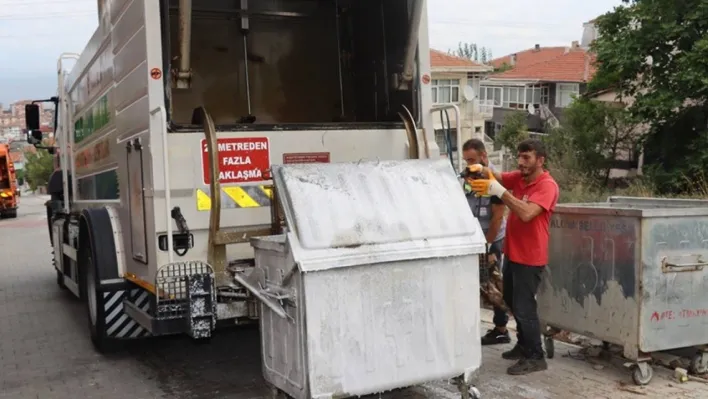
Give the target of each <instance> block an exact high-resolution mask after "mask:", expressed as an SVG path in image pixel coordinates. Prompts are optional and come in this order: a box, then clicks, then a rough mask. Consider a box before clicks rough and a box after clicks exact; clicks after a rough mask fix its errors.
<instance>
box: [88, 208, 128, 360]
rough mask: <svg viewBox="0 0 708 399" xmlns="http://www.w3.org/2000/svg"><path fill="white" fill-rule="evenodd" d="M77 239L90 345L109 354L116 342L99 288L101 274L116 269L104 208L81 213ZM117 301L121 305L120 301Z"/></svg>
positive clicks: (110, 232) (108, 221)
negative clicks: (112, 335) (111, 334)
mask: <svg viewBox="0 0 708 399" xmlns="http://www.w3.org/2000/svg"><path fill="white" fill-rule="evenodd" d="M79 240H80V244H79V251H78V252H79V254H78V255H79V256H78V257H79V269H80V280H81V282H82V285H83V286H84V290H83V291H84V292H85V298H86V311H87V316H88V325H89V334H90V336H91V342H92V343H93V345H94V347H95V348H96V350H98V352H101V353H107V352H112V351H113V350H114V349H115V347H116V343H117V340H116V339H114V338H112V337H110V334H109V331H108V330H109V328H110V325H108V323H107V322H106V317H107V314H106V306H105V300H104V298H105V296H104V295H103V292H101V290H99V287H100V286H101V277H102V275H105V271H106V270H110V269H111V268H113V270H116V272H117V268H118V267H117V260H116V250H115V243H114V242H113V232H112V230H111V225H110V218H109V217H108V213H107V212H106V210H105V209H88V210H85V211H84V212H83V213H82V221H81V224H80V231H79ZM99 268H100V269H99ZM102 272H103V273H102ZM81 274H82V275H83V276H81ZM118 300H119V301H121V302H122V298H119V299H118Z"/></svg>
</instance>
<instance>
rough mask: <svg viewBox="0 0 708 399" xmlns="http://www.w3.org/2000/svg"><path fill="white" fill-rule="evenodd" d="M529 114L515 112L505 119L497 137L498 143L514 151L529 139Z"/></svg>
mask: <svg viewBox="0 0 708 399" xmlns="http://www.w3.org/2000/svg"><path fill="white" fill-rule="evenodd" d="M527 120H528V114H527V113H526V112H521V111H514V112H511V113H509V114H507V115H506V117H504V124H503V125H502V128H501V130H500V131H499V132H498V133H497V135H496V141H498V142H499V143H500V144H501V145H503V146H504V147H506V148H509V149H511V150H512V151H513V150H514V149H516V145H517V144H518V143H519V142H521V141H523V140H525V139H527V138H528V137H529V133H528V123H527Z"/></svg>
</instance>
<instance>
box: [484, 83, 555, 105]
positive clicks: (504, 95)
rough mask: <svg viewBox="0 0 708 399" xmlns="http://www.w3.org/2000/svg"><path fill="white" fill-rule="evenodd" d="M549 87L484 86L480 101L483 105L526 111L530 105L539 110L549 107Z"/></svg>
mask: <svg viewBox="0 0 708 399" xmlns="http://www.w3.org/2000/svg"><path fill="white" fill-rule="evenodd" d="M548 94H549V90H548V85H540V84H538V85H530V86H482V87H480V90H479V100H480V103H481V104H482V105H493V106H495V107H502V108H511V109H520V110H526V109H528V106H529V105H534V107H535V108H538V107H539V106H540V105H548V98H549V95H548Z"/></svg>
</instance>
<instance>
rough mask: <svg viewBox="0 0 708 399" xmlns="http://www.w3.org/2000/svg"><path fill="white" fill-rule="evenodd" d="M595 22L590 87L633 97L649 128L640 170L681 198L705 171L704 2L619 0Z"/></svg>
mask: <svg viewBox="0 0 708 399" xmlns="http://www.w3.org/2000/svg"><path fill="white" fill-rule="evenodd" d="M623 3H624V4H623V5H622V6H619V7H616V8H615V9H614V10H613V11H611V12H609V13H607V14H605V15H603V16H601V17H599V18H598V19H597V21H596V23H597V26H598V28H599V31H600V37H599V38H598V39H597V40H596V41H595V43H593V46H592V48H593V50H594V52H595V53H596V57H597V73H596V75H595V76H594V78H593V80H592V82H591V84H590V88H591V90H592V89H599V88H608V87H609V88H613V89H614V90H616V91H618V93H619V95H620V96H621V97H622V98H634V99H635V101H634V102H633V104H632V105H631V107H630V108H629V110H630V112H631V114H632V115H633V116H634V117H636V118H637V120H638V122H644V123H647V124H648V125H649V127H650V130H649V133H648V134H647V136H646V137H645V138H644V139H645V140H644V145H645V148H644V150H645V164H646V165H647V166H648V167H649V168H648V169H649V170H650V171H651V172H652V174H653V175H654V177H655V183H656V185H657V187H658V188H660V189H661V190H662V191H665V192H666V191H674V192H675V191H686V190H690V187H689V186H690V185H687V184H686V181H687V179H685V176H693V175H695V174H696V173H698V172H702V171H703V170H706V169H707V168H708V146H706V145H704V144H705V143H704V140H705V136H706V134H708V129H707V126H708V79H706V76H708V24H707V23H706V21H708V7H706V3H705V1H703V0H684V1H682V2H675V1H672V0H623Z"/></svg>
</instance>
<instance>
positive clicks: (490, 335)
mask: <svg viewBox="0 0 708 399" xmlns="http://www.w3.org/2000/svg"><path fill="white" fill-rule="evenodd" d="M510 342H511V338H510V337H509V331H508V330H507V331H504V332H501V331H499V330H498V329H497V328H496V327H494V328H492V329H491V330H488V331H487V333H486V334H485V335H484V336H483V337H482V345H498V344H508V343H510Z"/></svg>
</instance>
